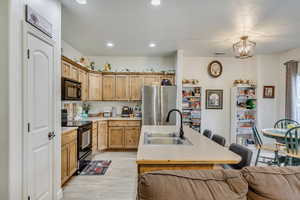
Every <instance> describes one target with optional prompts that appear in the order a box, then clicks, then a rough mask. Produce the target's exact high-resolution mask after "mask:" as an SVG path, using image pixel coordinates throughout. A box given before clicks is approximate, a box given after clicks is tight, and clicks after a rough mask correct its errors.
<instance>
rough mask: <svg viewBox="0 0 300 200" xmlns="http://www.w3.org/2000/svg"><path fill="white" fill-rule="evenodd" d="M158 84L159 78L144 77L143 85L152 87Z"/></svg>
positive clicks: (153, 76) (152, 76) (154, 76)
mask: <svg viewBox="0 0 300 200" xmlns="http://www.w3.org/2000/svg"><path fill="white" fill-rule="evenodd" d="M157 82H160V76H156V75H145V76H144V85H153V84H154V83H157Z"/></svg>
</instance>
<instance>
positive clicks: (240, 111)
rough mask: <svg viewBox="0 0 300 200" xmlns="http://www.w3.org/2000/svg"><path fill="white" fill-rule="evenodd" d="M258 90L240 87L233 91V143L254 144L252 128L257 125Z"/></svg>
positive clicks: (248, 86) (245, 86)
mask: <svg viewBox="0 0 300 200" xmlns="http://www.w3.org/2000/svg"><path fill="white" fill-rule="evenodd" d="M256 119H257V101H256V88H255V87H254V86H250V85H239V86H237V87H233V88H232V89H231V142H232V143H238V144H242V145H248V144H252V143H253V142H254V141H253V133H252V126H253V125H256Z"/></svg>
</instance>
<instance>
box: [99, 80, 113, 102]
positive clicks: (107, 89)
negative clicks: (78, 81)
mask: <svg viewBox="0 0 300 200" xmlns="http://www.w3.org/2000/svg"><path fill="white" fill-rule="evenodd" d="M115 81H116V80H115V75H104V76H103V77H102V99H103V100H115V94H116V83H115Z"/></svg>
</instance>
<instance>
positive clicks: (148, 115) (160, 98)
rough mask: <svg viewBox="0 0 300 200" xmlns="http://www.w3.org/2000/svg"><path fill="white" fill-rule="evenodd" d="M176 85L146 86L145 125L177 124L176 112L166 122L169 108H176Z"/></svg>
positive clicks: (144, 103)
mask: <svg viewBox="0 0 300 200" xmlns="http://www.w3.org/2000/svg"><path fill="white" fill-rule="evenodd" d="M176 99H177V88H176V86H144V87H143V90H142V118H143V120H142V122H143V125H176V115H177V114H176V113H172V114H171V117H170V122H169V123H167V122H166V118H167V115H168V112H169V110H171V109H174V108H176Z"/></svg>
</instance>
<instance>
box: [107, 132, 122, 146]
mask: <svg viewBox="0 0 300 200" xmlns="http://www.w3.org/2000/svg"><path fill="white" fill-rule="evenodd" d="M108 130H109V136H108V141H109V148H112V149H122V148H123V147H124V128H123V127H109V128H108Z"/></svg>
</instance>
